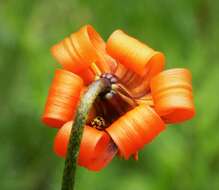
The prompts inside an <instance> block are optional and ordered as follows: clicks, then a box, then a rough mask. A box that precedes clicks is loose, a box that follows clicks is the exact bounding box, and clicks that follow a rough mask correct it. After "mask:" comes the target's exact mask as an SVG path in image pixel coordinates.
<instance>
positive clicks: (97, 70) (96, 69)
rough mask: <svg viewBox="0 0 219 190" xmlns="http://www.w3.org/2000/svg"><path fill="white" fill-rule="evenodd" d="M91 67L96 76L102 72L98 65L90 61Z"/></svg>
mask: <svg viewBox="0 0 219 190" xmlns="http://www.w3.org/2000/svg"><path fill="white" fill-rule="evenodd" d="M91 69H92V71H93V72H94V74H95V75H96V76H100V75H101V74H102V72H101V70H100V69H99V68H98V66H97V65H96V63H94V62H93V63H91Z"/></svg>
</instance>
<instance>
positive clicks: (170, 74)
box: [151, 69, 195, 123]
mask: <svg viewBox="0 0 219 190" xmlns="http://www.w3.org/2000/svg"><path fill="white" fill-rule="evenodd" d="M151 94H152V97H153V100H154V105H155V110H156V111H157V113H158V114H159V115H160V116H161V117H162V118H163V119H164V120H165V121H166V122H167V123H179V122H182V121H185V120H188V119H191V118H192V117H193V116H194V114H195V108H194V102H193V94H192V82H191V73H190V72H189V70H187V69H169V70H166V71H163V72H161V73H160V74H158V75H157V76H156V77H154V78H153V79H152V81H151Z"/></svg>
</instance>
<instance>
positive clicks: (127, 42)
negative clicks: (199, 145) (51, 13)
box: [42, 25, 195, 171]
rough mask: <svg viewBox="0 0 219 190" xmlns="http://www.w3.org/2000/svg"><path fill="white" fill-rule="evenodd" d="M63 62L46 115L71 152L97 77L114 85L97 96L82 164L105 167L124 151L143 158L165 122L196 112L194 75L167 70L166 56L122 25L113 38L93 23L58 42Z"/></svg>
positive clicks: (59, 144) (60, 150) (61, 149)
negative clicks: (83, 99) (81, 106)
mask: <svg viewBox="0 0 219 190" xmlns="http://www.w3.org/2000/svg"><path fill="white" fill-rule="evenodd" d="M51 50H52V54H53V56H54V57H55V59H56V60H57V61H58V62H59V63H60V64H61V65H62V66H63V70H57V71H56V73H55V77H54V80H53V82H52V85H51V88H50V91H49V95H48V98H47V103H46V106H45V111H44V114H43V116H42V120H43V122H44V123H45V124H47V125H50V126H52V127H58V128H60V129H59V131H58V133H57V135H56V138H55V144H54V150H55V152H56V154H57V155H59V156H62V157H65V154H66V150H67V144H68V141H69V136H70V131H71V126H72V120H74V113H75V110H76V107H77V105H78V102H79V99H80V95H81V94H83V93H84V91H85V89H86V86H87V85H89V84H90V83H91V82H93V81H94V80H96V79H99V78H105V79H107V80H108V81H109V82H110V84H111V89H109V90H108V91H107V92H106V93H104V94H102V95H101V97H99V98H97V99H96V101H95V103H94V105H93V107H92V109H91V111H90V114H89V116H88V120H87V124H86V126H85V129H84V133H83V136H82V142H81V145H80V153H79V160H78V164H79V165H80V166H84V167H86V168H88V169H90V170H94V171H99V170H101V169H102V168H104V167H105V166H106V165H107V164H108V163H109V162H110V161H111V160H112V159H113V157H114V155H115V154H116V152H117V149H118V155H120V156H121V157H124V158H125V159H128V158H129V157H130V156H134V158H136V159H137V155H138V151H139V150H140V149H142V148H143V147H144V145H146V144H148V143H150V142H151V141H152V140H153V139H154V138H155V137H156V136H158V135H159V134H160V132H161V131H163V130H164V129H165V123H178V122H182V121H185V120H188V119H191V118H192V117H193V116H194V113H195V109H194V104H193V98H192V84H191V74H190V72H189V71H188V70H187V69H171V70H167V71H162V70H163V68H164V64H165V58H164V55H163V54H162V53H161V52H158V51H155V50H153V49H152V48H150V47H149V46H147V45H146V44H144V43H142V42H140V41H138V40H137V39H135V38H133V37H130V36H129V35H127V34H125V33H124V32H123V31H121V30H116V31H115V32H113V33H112V35H111V36H110V37H109V39H108V41H107V43H105V42H104V40H103V39H102V38H101V37H100V35H99V34H98V33H97V32H96V31H95V30H94V28H93V27H92V26H90V25H86V26H84V27H82V28H81V29H80V30H79V31H77V32H75V33H73V34H71V35H70V36H69V37H67V38H65V39H64V40H63V41H61V42H60V43H58V44H56V45H54V46H53V47H52V49H51Z"/></svg>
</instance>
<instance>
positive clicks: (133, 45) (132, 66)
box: [106, 30, 165, 97]
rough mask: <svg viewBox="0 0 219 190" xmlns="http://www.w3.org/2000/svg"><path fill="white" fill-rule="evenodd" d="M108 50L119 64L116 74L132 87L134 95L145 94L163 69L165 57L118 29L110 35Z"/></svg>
mask: <svg viewBox="0 0 219 190" xmlns="http://www.w3.org/2000/svg"><path fill="white" fill-rule="evenodd" d="M106 50H107V52H108V53H109V55H111V56H112V57H113V58H114V59H116V60H117V61H118V62H119V64H118V66H117V68H116V71H115V74H116V75H117V76H118V77H119V78H120V79H121V81H122V82H123V83H124V84H126V85H127V87H129V88H130V89H132V90H131V91H132V93H133V96H135V97H140V96H143V95H144V94H145V93H146V91H147V90H148V89H149V82H150V80H151V78H152V77H153V76H155V75H156V74H157V73H159V72H160V71H162V70H163V67H164V62H165V58H164V55H163V54H162V53H161V52H157V51H155V50H153V49H151V48H150V47H148V46H147V45H145V44H144V43H142V42H140V41H138V40H137V39H135V38H133V37H131V36H128V35H127V34H125V33H124V32H123V31H121V30H116V31H115V32H113V34H112V35H111V36H110V37H109V39H108V41H107V45H106Z"/></svg>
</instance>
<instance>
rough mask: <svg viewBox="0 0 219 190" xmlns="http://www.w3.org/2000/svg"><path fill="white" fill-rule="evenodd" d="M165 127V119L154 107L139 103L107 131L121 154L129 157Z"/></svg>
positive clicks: (126, 157)
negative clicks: (162, 118) (163, 119)
mask: <svg viewBox="0 0 219 190" xmlns="http://www.w3.org/2000/svg"><path fill="white" fill-rule="evenodd" d="M164 129H165V126H164V123H163V121H162V120H161V118H160V117H159V116H158V115H157V114H156V112H155V111H154V110H153V109H152V108H150V107H148V106H145V105H139V106H137V107H135V108H134V109H132V110H131V111H129V112H127V113H126V114H125V115H123V116H122V117H120V118H119V119H118V120H116V121H115V122H114V123H113V124H112V125H111V126H110V127H108V128H107V129H106V131H107V132H108V133H109V135H110V136H111V138H112V139H113V141H114V142H115V144H116V145H117V146H118V148H119V151H120V155H122V156H123V157H124V158H125V159H128V158H129V157H130V155H132V154H135V153H136V152H137V151H139V150H140V149H141V148H143V146H144V145H145V144H147V143H149V142H151V141H152V140H153V139H154V138H155V137H156V136H157V135H158V134H159V133H160V132H161V131H162V130H164Z"/></svg>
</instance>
